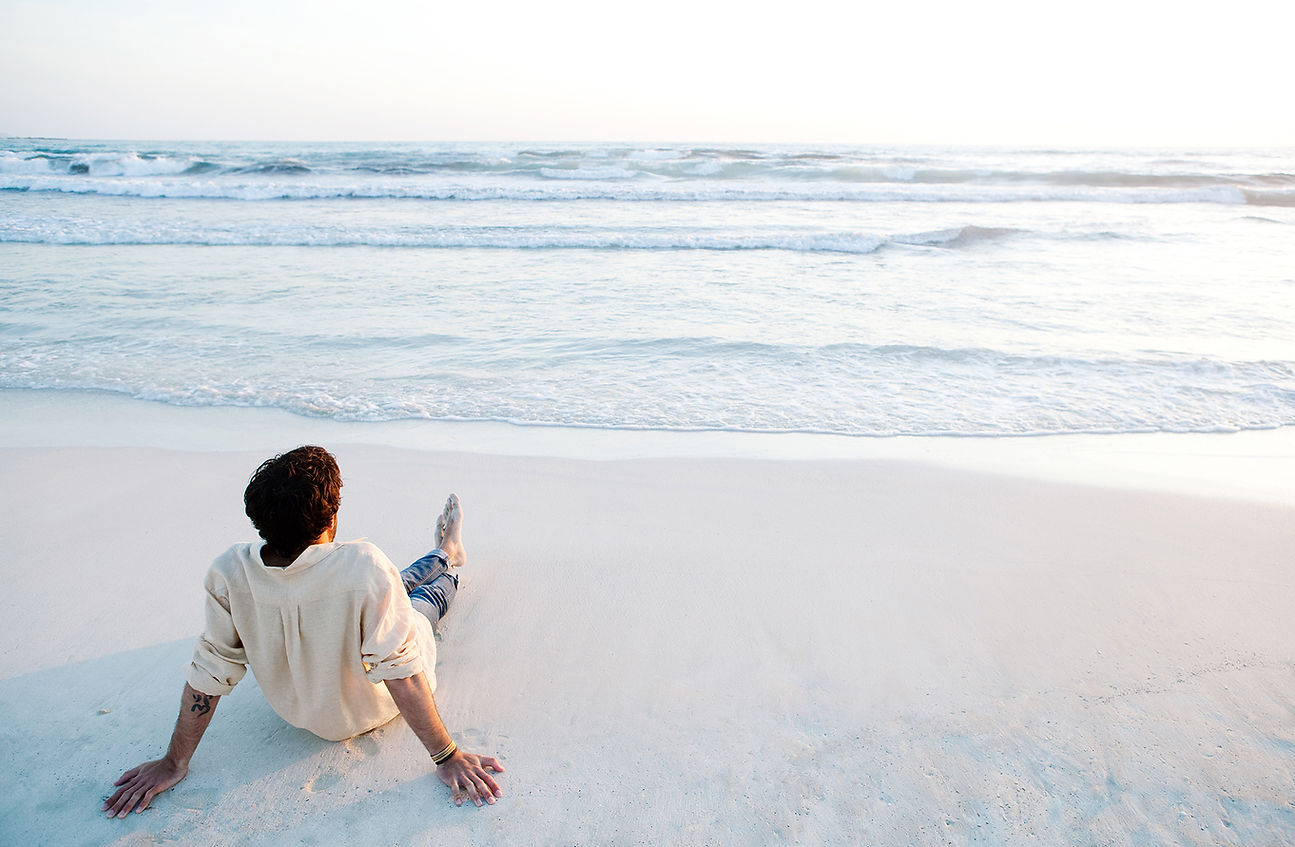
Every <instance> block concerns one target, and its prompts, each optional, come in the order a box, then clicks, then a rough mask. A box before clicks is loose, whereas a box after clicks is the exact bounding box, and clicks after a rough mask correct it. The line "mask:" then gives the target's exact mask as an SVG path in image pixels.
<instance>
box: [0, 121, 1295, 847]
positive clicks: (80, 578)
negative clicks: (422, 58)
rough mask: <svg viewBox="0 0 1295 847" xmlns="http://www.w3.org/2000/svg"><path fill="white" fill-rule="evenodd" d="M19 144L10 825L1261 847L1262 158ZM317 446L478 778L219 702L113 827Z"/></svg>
mask: <svg viewBox="0 0 1295 847" xmlns="http://www.w3.org/2000/svg"><path fill="white" fill-rule="evenodd" d="M0 148H2V149H0V505H2V507H3V508H2V509H0V515H3V517H2V518H0V540H2V541H3V542H4V545H5V549H6V550H7V551H8V555H7V557H6V558H5V562H4V565H3V575H4V577H5V580H6V588H5V590H4V591H3V592H0V596H2V597H3V598H4V606H3V608H4V611H5V614H4V615H3V616H0V635H2V636H3V637H0V757H2V758H3V759H4V761H6V762H7V763H9V765H10V767H9V773H10V774H11V776H10V778H9V779H8V780H6V782H5V784H4V787H5V790H4V791H3V793H2V796H0V844H3V845H6V847H7V845H10V844H13V845H24V847H25V845H58V847H63V845H140V844H158V843H175V844H185V845H208V844H210V845H218V844H219V845H224V844H231V843H238V844H254V845H255V844H264V845H279V844H285V843H300V844H334V843H346V844H357V845H387V844H402V845H404V844H408V845H419V844H442V843H462V844H469V845H473V844H484V843H498V844H506V845H529V844H536V845H582V846H583V845H598V847H602V845H638V844H643V845H648V844H652V845H655V844H672V845H717V846H719V847H727V845H768V844H798V843H799V844H807V845H823V844H869V845H994V847H997V846H998V845H1018V844H1042V845H1066V847H1071V846H1072V845H1108V844H1109V845H1125V844H1155V845H1162V844H1170V845H1198V844H1199V845H1219V844H1238V845H1240V844H1245V845H1256V844H1262V845H1269V844H1282V843H1295V805H1293V804H1292V801H1291V791H1290V788H1291V784H1292V779H1291V762H1292V752H1293V751H1295V730H1292V728H1291V727H1292V725H1293V723H1292V720H1291V719H1292V717H1293V711H1295V709H1293V701H1295V637H1292V636H1295V624H1292V623H1291V617H1290V615H1289V608H1290V605H1291V603H1290V600H1291V596H1292V577H1291V575H1290V567H1291V564H1292V562H1291V552H1290V551H1291V550H1292V549H1295V544H1293V543H1292V542H1295V521H1292V518H1293V517H1295V357H1293V356H1292V350H1295V343H1293V341H1292V340H1293V339H1295V285H1293V284H1292V282H1293V281H1292V278H1291V272H1290V269H1291V268H1292V267H1295V239H1292V238H1290V236H1289V233H1290V231H1291V227H1292V226H1295V177H1293V176H1292V174H1291V165H1290V163H1291V161H1292V157H1291V151H1290V150H1289V149H1287V148H1282V149H1278V148H1273V149H1260V148H1236V149H1221V148H1220V149H1205V148H1201V149H1192V150H1184V149H1151V148H1144V149H1083V148H1046V149H1044V148H1037V149H1034V148H1019V147H1000V148H975V147H965V146H919V145H909V146H899V145H876V144H874V145H846V144H820V145H807V144H771V143H760V144H709V143H707V144H683V143H661V144H655V143H654V144H644V143H595V142H576V143H547V144H541V143H531V142H525V143H523V142H480V143H478V142H471V143H470V142H443V143H442V142H437V143H415V142H247V141H177V142H163V141H157V142H150V141H96V140H87V139H80V140H78V139H42V138H19V139H14V138H10V139H5V144H4V145H0ZM310 443H314V444H320V445H323V446H325V447H327V448H329V449H330V450H332V451H333V452H334V453H335V454H336V456H337V458H338V460H339V462H340V464H341V469H342V476H343V480H344V483H345V486H344V489H343V495H342V497H343V499H342V507H341V512H340V530H339V537H340V538H341V539H354V538H361V537H364V538H368V539H370V540H371V541H373V542H374V543H376V544H377V545H379V546H380V547H381V548H382V549H383V550H385V551H386V552H387V554H389V556H390V557H391V558H392V560H393V561H394V562H395V563H396V564H397V565H400V566H403V565H405V564H407V563H408V562H410V561H412V560H413V559H415V558H416V557H418V556H421V555H422V554H424V553H426V552H427V549H428V548H429V547H430V546H431V544H432V531H433V521H434V519H435V515H436V514H437V513H438V511H439V510H440V508H441V504H442V503H444V501H445V498H446V495H447V494H448V493H449V492H451V491H453V492H455V493H457V494H458V495H459V496H460V497H461V498H462V502H463V506H464V510H465V515H466V518H465V530H464V533H465V536H464V537H465V543H466V546H467V549H468V554H469V561H468V564H467V565H466V567H465V568H464V572H463V578H462V585H461V588H460V590H459V593H458V597H457V599H456V601H455V604H454V607H453V608H452V609H451V610H450V612H449V615H448V617H447V618H446V619H445V620H444V621H443V623H442V625H441V627H440V639H441V641H440V645H439V661H438V666H437V678H438V680H439V688H438V691H437V698H438V702H439V704H440V710H441V713H442V715H443V717H444V718H445V721H446V724H447V725H448V727H449V729H450V731H451V733H452V734H453V736H454V738H455V739H457V741H458V743H459V744H460V745H461V746H463V747H464V748H466V749H469V750H472V751H477V752H480V753H483V754H491V755H498V756H499V757H500V759H501V760H502V761H503V763H504V765H505V767H506V768H507V770H506V772H505V773H503V774H502V775H501V776H500V782H501V784H502V786H503V789H504V792H505V793H504V796H503V797H502V798H501V799H500V801H499V802H498V803H497V804H495V805H493V806H490V807H488V808H484V809H480V810H478V809H476V808H456V807H455V806H454V805H453V804H452V803H451V802H450V800H449V792H448V791H447V789H445V787H444V786H442V785H441V784H440V783H439V781H438V780H437V779H436V777H435V774H434V773H433V769H432V767H431V763H430V761H429V760H428V757H427V755H426V751H425V750H423V748H422V746H421V745H420V744H419V743H418V741H417V740H416V738H415V737H414V735H413V734H412V732H411V731H410V729H409V728H408V727H407V726H406V724H405V722H404V720H403V719H401V718H397V719H396V720H395V721H393V722H392V723H390V724H389V725H387V726H384V727H382V728H381V729H378V730H376V731H374V732H371V733H368V734H366V735H363V736H360V737H357V738H354V739H351V740H349V741H346V742H341V743H330V742H325V741H322V740H320V739H319V738H317V737H315V736H313V735H310V734H309V733H307V732H304V731H302V730H298V729H295V728H293V727H291V726H289V725H288V724H286V723H284V721H283V720H281V719H280V718H279V717H278V716H277V715H276V714H275V713H274V712H273V711H272V710H271V709H270V707H269V706H268V705H267V704H266V702H265V700H264V698H263V697H262V696H261V694H260V692H259V691H258V690H257V683H256V680H255V679H254V678H253V676H252V675H249V676H248V677H246V678H245V679H244V681H243V682H241V683H240V684H239V686H238V687H237V688H236V689H235V691H234V693H233V694H231V695H229V696H227V697H225V698H222V700H221V702H220V704H219V707H218V710H217V713H216V715H215V718H214V722H213V723H212V725H211V728H210V730H209V731H208V733H207V735H206V737H205V739H204V740H203V742H202V745H201V747H200V748H199V749H198V752H197V755H196V757H195V758H194V759H193V762H192V768H191V772H190V774H189V775H188V777H187V778H186V779H185V780H184V781H183V782H182V783H181V784H180V785H178V786H177V787H176V788H174V789H173V790H171V791H169V792H167V793H165V794H163V795H161V796H159V797H157V798H156V799H155V800H154V801H153V804H152V805H151V807H150V808H149V809H148V810H147V811H145V812H144V813H143V814H139V815H131V816H129V818H128V819H126V820H105V819H104V817H103V815H102V814H101V813H100V812H99V807H100V803H101V801H102V800H103V799H104V798H105V797H106V796H108V795H109V794H110V793H111V786H112V782H113V781H114V780H115V779H116V778H117V777H118V776H119V775H121V774H122V772H123V771H125V770H126V769H127V768H130V767H132V766H134V765H136V764H138V763H140V762H142V761H145V760H147V759H151V758H156V757H158V756H160V755H161V754H162V753H163V751H164V750H165V748H166V743H167V739H168V736H169V733H170V731H171V727H172V726H173V725H174V722H175V719H176V713H177V709H178V707H179V705H180V704H179V702H178V701H179V698H180V693H181V690H182V686H183V680H184V677H183V675H182V673H183V669H184V667H185V665H186V663H187V662H188V660H189V656H190V655H191V651H192V649H193V644H194V640H195V638H196V637H197V636H198V635H199V633H200V631H201V629H202V625H203V623H202V619H201V608H202V597H203V594H202V581H203V576H204V574H205V572H206V570H207V568H208V566H209V564H210V563H211V561H212V560H213V559H214V558H215V557H216V556H218V555H219V554H221V553H222V552H223V551H225V550H226V549H228V548H229V547H230V546H231V545H233V544H235V543H239V542H251V541H254V540H255V538H256V536H255V533H254V532H253V530H252V528H251V526H250V525H249V522H248V520H247V519H246V517H245V516H244V514H243V507H242V503H241V498H242V492H243V488H244V486H245V485H246V483H247V480H248V477H249V475H250V474H251V472H252V471H253V470H254V469H255V468H256V467H257V465H258V464H259V463H260V462H261V461H262V460H264V459H266V458H268V457H269V456H271V455H274V454H276V453H279V452H282V451H285V450H288V449H291V448H293V447H295V446H298V445H300V444H310Z"/></svg>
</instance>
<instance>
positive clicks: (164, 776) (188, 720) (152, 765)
mask: <svg viewBox="0 0 1295 847" xmlns="http://www.w3.org/2000/svg"><path fill="white" fill-rule="evenodd" d="M219 702H220V695H218V694H203V693H202V692H201V691H198V690H196V689H194V687H193V686H191V685H189V683H187V682H186V683H185V684H184V694H183V695H182V696H181V697H180V717H179V718H177V719H176V721H175V730H174V731H173V732H172V733H171V745H170V747H168V748H167V751H166V755H165V756H163V757H162V758H160V759H157V760H155V761H152V762H145V763H144V764H142V765H140V766H139V767H135V768H131V769H130V770H128V771H126V772H125V773H124V774H122V775H121V779H119V780H117V781H116V782H114V783H113V785H115V786H118V788H117V792H116V793H115V794H113V795H112V796H111V797H109V798H108V799H107V800H105V801H104V802H103V807H102V808H101V809H100V811H104V812H107V813H108V817H110V818H113V817H116V818H124V817H126V815H127V814H128V813H129V812H130V810H131V809H134V810H135V811H136V812H142V811H144V810H145V809H147V808H148V804H149V801H150V800H152V799H153V798H154V797H156V796H157V795H158V794H161V793H162V792H163V791H165V790H167V789H168V788H170V787H171V786H173V785H175V784H176V783H178V782H179V781H180V780H182V779H184V777H185V775H186V774H187V773H189V760H190V759H191V758H193V751H194V750H196V749H198V742H199V741H201V740H202V734H203V733H204V732H206V731H207V724H209V723H211V716H212V715H214V714H215V713H216V704H217V703H219Z"/></svg>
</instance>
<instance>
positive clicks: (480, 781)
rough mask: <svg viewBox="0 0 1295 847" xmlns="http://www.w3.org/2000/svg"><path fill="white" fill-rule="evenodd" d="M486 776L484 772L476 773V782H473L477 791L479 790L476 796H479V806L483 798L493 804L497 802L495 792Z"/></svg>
mask: <svg viewBox="0 0 1295 847" xmlns="http://www.w3.org/2000/svg"><path fill="white" fill-rule="evenodd" d="M484 777H485V774H484V773H483V774H481V776H476V775H474V778H475V779H476V782H474V783H473V787H474V788H475V789H476V792H477V793H476V797H477V798H479V799H478V800H477V805H478V806H480V805H481V800H485V801H486V802H487V803H491V804H493V803H494V802H495V792H494V790H492V789H491V788H490V787H489V786H487V785H486V781H485V779H484Z"/></svg>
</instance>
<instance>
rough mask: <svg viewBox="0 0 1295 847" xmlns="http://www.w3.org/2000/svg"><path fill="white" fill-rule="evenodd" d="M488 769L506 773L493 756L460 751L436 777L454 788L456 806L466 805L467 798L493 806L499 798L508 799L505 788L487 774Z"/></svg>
mask: <svg viewBox="0 0 1295 847" xmlns="http://www.w3.org/2000/svg"><path fill="white" fill-rule="evenodd" d="M487 770H492V771H494V772H495V773H503V772H504V766H503V765H501V764H499V760H498V759H496V758H495V757H493V756H478V755H476V754H474V753H464V752H463V751H462V750H459V751H458V752H456V753H455V754H454V755H453V756H451V757H450V758H449V759H448V760H446V761H445V762H443V763H441V764H440V765H438V766H437V768H436V775H437V776H439V777H440V778H441V782H443V783H445V784H446V785H448V786H449V787H450V792H451V794H450V796H451V797H452V798H453V800H454V805H456V806H462V805H463V800H464V799H465V798H471V800H472V802H473V803H476V804H477V805H478V806H480V805H481V801H482V800H484V801H485V802H487V803H493V802H495V798H496V797H502V796H504V792H503V789H502V788H500V787H499V785H498V783H496V782H495V780H494V778H493V777H491V776H490V774H488V773H486V771H487Z"/></svg>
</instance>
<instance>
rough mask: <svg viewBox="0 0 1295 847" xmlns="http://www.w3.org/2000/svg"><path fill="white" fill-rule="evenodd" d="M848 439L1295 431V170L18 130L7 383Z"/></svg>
mask: <svg viewBox="0 0 1295 847" xmlns="http://www.w3.org/2000/svg"><path fill="white" fill-rule="evenodd" d="M3 389H42V390H50V391H59V390H69V389H75V390H83V389H91V390H98V391H108V392H114V393H118V394H122V395H126V396H131V397H138V398H144V399H149V400H154V401H159V402H162V403H168V404H175V405H181V406H265V407H275V408H279V409H283V410H286V411H288V412H291V413H294V414H297V415H303V416H310V417H322V418H331V419H336V420H343V421H390V420H403V419H426V420H437V421H502V422H508V423H511V424H517V425H536V426H562V427H593V428H606V429H646V430H685V431H710V430H718V431H734V432H760V433H782V432H801V433H830V434H838V435H848V436H891V435H950V434H952V435H975V436H1012V435H1046V434H1056V433H1133V432H1234V431H1241V430H1251V429H1272V428H1277V427H1286V426H1292V425H1295V150H1244V151H1243V150H1210V151H1196V152H1185V151H1089V150H1008V149H996V150H988V149H961V148H916V147H840V146H790V145H747V146H737V145H685V144H679V145H673V144H672V145H655V144H653V145H636V144H554V143H545V144H541V143H534V144H503V143H480V144H465V143H456V144H448V143H447V144H405V143H401V144H394V143H393V144H377V143H363V144H359V143H356V144H342V143H328V144H318V143H246V142H237V143H235V142H185V143H175V142H166V143H159V142H120V141H102V142H99V141H95V142H90V141H69V140H63V139H13V138H9V139H0V390H3Z"/></svg>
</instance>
